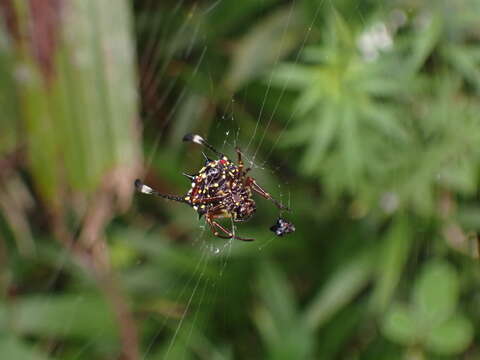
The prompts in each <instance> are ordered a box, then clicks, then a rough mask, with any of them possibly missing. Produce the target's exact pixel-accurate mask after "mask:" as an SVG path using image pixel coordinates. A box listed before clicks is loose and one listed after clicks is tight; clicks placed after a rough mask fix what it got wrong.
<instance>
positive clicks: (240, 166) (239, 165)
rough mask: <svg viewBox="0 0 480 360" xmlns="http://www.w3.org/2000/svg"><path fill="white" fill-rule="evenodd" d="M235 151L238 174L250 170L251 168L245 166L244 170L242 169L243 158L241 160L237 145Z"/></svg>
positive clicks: (243, 173)
mask: <svg viewBox="0 0 480 360" xmlns="http://www.w3.org/2000/svg"><path fill="white" fill-rule="evenodd" d="M235 151H236V153H237V164H238V165H237V166H238V169H239V170H240V174H242V175H245V174H246V173H248V172H249V171H250V170H251V168H246V169H245V170H243V168H244V166H245V164H244V163H243V160H242V152H241V151H240V148H239V147H236V148H235Z"/></svg>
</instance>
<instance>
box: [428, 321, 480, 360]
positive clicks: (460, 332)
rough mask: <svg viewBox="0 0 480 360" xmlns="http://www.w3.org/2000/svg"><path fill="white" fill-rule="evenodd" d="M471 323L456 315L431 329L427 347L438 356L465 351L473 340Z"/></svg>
mask: <svg viewBox="0 0 480 360" xmlns="http://www.w3.org/2000/svg"><path fill="white" fill-rule="evenodd" d="M473 335H474V331H473V327H472V323H471V322H470V321H469V320H468V319H467V318H465V317H463V316H461V315H456V316H454V317H452V318H451V319H449V320H447V321H445V322H444V323H443V324H441V325H440V326H438V327H436V328H434V329H432V332H431V333H430V334H428V336H427V347H428V348H429V349H431V351H432V352H434V353H436V354H440V355H450V356H451V355H455V354H458V353H460V352H463V351H464V350H466V348H467V347H468V345H469V344H470V343H471V341H472V339H473Z"/></svg>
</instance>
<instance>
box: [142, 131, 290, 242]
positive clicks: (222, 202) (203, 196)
mask: <svg viewBox="0 0 480 360" xmlns="http://www.w3.org/2000/svg"><path fill="white" fill-rule="evenodd" d="M183 141H190V142H194V143H196V144H199V145H202V146H204V147H206V148H208V149H209V150H211V151H213V152H214V153H215V154H217V155H218V156H219V159H218V160H212V159H209V158H208V157H207V156H206V155H205V154H204V156H205V159H206V162H205V166H204V167H202V168H201V169H200V171H199V172H198V174H196V175H187V174H184V175H185V176H186V177H187V178H189V179H190V180H191V181H192V187H191V188H190V190H188V193H187V194H186V195H185V196H174V195H167V194H161V193H159V192H158V191H156V190H154V189H152V188H151V187H149V186H147V185H145V184H144V183H143V182H142V181H140V180H139V179H137V180H135V187H136V188H137V190H138V191H140V192H141V193H144V194H152V195H156V196H160V197H162V198H164V199H168V200H173V201H178V202H181V203H185V204H188V205H190V206H191V207H193V209H194V210H196V211H197V213H198V215H199V218H200V217H202V216H203V215H205V219H206V221H207V224H208V226H209V227H210V229H211V231H212V233H213V234H214V235H215V236H217V237H219V238H222V239H232V238H233V239H238V240H243V241H253V240H254V239H250V238H242V237H239V236H237V235H235V233H234V232H233V230H231V231H230V230H227V229H226V228H225V227H223V226H222V225H220V224H219V223H218V222H217V221H216V219H219V218H231V219H232V220H233V221H234V222H241V221H246V220H248V219H250V218H251V217H252V215H253V214H254V213H255V210H256V205H255V201H254V200H253V198H252V194H253V192H255V193H257V194H258V195H260V196H262V197H264V198H265V199H267V200H270V201H272V202H273V203H274V204H275V205H276V206H277V208H279V209H280V210H289V209H288V207H286V206H285V205H283V204H281V203H280V202H279V201H277V200H275V199H274V198H273V197H272V196H271V195H270V194H269V193H268V192H266V191H265V190H264V189H262V187H260V185H258V184H257V182H256V181H255V179H253V178H252V177H250V176H247V173H248V172H249V171H250V168H244V164H243V161H242V154H241V152H240V149H239V148H236V149H235V150H236V152H237V164H235V163H234V162H232V161H231V160H230V159H229V158H228V157H227V156H225V155H224V154H223V153H221V152H220V151H218V150H216V149H215V148H214V147H213V146H212V145H210V144H209V143H207V142H206V141H205V139H203V138H202V137H201V136H200V135H197V134H187V135H185V136H184V137H183ZM221 234H223V235H221Z"/></svg>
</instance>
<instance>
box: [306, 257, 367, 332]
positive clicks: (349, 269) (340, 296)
mask: <svg viewBox="0 0 480 360" xmlns="http://www.w3.org/2000/svg"><path fill="white" fill-rule="evenodd" d="M374 254H375V252H374V250H372V249H371V250H369V251H366V252H365V253H361V254H359V255H356V256H355V257H354V258H352V259H350V260H349V261H348V262H346V263H345V264H343V265H342V266H341V267H340V268H339V269H337V271H336V272H334V273H333V275H332V276H331V277H330V278H329V279H328V281H327V282H326V283H325V284H324V285H323V286H322V288H321V289H320V291H319V292H318V293H317V295H316V296H315V297H314V299H313V300H312V301H311V303H310V304H309V306H308V308H307V309H306V311H305V313H304V317H305V321H306V323H307V324H308V326H309V327H310V328H312V329H314V328H319V327H321V326H322V325H324V324H325V323H326V322H327V321H328V320H329V319H330V318H331V317H332V316H333V315H334V314H335V313H337V312H338V311H339V310H340V309H342V308H343V307H344V306H345V305H346V304H348V303H349V302H350V301H352V300H353V299H354V297H355V296H357V295H358V293H359V292H360V291H361V290H362V289H364V287H365V286H366V285H367V284H368V283H369V281H370V279H371V275H372V271H373V270H374V265H373V261H372V260H373V258H374Z"/></svg>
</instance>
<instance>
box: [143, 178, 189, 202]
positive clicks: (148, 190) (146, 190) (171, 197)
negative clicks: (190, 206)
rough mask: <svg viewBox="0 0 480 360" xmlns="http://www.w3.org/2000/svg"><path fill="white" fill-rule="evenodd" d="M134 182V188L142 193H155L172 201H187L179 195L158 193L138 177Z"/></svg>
mask: <svg viewBox="0 0 480 360" xmlns="http://www.w3.org/2000/svg"><path fill="white" fill-rule="evenodd" d="M134 184H135V188H136V189H137V190H138V191H139V192H141V193H143V194H148V195H155V196H159V197H161V198H164V199H167V200H173V201H178V202H181V203H187V201H186V200H185V199H184V198H183V197H181V196H174V195H168V194H162V193H159V192H158V191H157V190H155V189H152V188H151V187H150V186H148V185H145V184H144V183H143V182H142V181H141V180H140V179H137V180H135V183H134Z"/></svg>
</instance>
